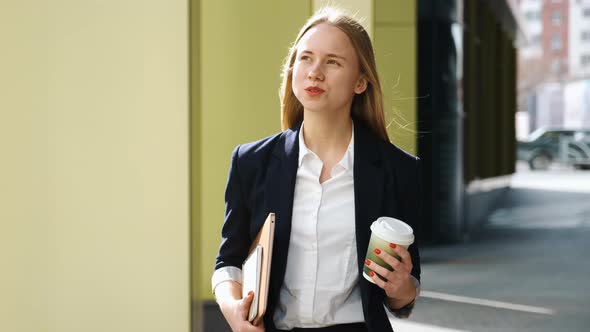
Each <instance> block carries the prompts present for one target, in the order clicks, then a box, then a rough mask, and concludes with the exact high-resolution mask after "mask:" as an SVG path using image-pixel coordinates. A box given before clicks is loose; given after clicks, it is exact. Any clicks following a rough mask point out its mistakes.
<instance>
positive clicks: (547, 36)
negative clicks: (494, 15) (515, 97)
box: [517, 0, 590, 136]
mask: <svg viewBox="0 0 590 332" xmlns="http://www.w3.org/2000/svg"><path fill="white" fill-rule="evenodd" d="M519 7H520V10H521V12H522V13H523V16H524V18H525V20H524V22H525V26H526V31H527V32H528V41H527V43H526V45H524V46H523V47H522V48H521V49H520V52H519V70H518V74H519V82H518V91H519V111H521V112H524V113H526V116H524V115H523V116H519V117H518V119H520V120H517V121H528V124H527V125H526V126H525V125H522V124H519V125H517V127H518V128H527V130H528V131H529V132H532V131H534V130H535V129H537V128H540V127H568V128H580V127H584V126H588V125H589V124H588V123H587V122H585V121H586V120H585V119H587V118H588V117H589V115H588V114H589V113H590V109H589V107H588V104H587V103H585V102H584V100H585V99H584V96H585V95H587V94H588V93H590V92H589V91H586V90H585V89H587V87H588V84H587V83H585V80H588V79H590V1H589V0H520V1H519ZM526 134H528V132H527V133H519V136H526Z"/></svg>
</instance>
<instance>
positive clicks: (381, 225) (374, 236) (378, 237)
mask: <svg viewBox="0 0 590 332" xmlns="http://www.w3.org/2000/svg"><path fill="white" fill-rule="evenodd" d="M390 243H395V244H396V245H398V246H402V247H404V248H406V249H408V247H409V246H410V245H411V244H412V243H414V230H412V227H410V225H408V224H406V223H405V222H403V221H401V220H398V219H395V218H391V217H380V218H378V219H377V220H375V221H374V222H373V224H371V239H370V240H369V248H368V249H367V257H366V258H367V259H370V260H371V261H373V262H375V263H376V264H377V265H380V266H382V267H384V268H386V269H388V270H389V271H393V268H392V267H391V266H390V265H389V264H387V263H386V262H385V261H384V260H382V259H381V258H379V256H377V254H376V253H375V249H381V251H385V252H387V253H388V254H390V255H392V256H394V257H396V258H397V259H400V257H399V256H398V255H397V254H396V253H395V252H394V251H393V249H392V248H391V247H390V246H389V244H390ZM369 271H371V269H369V267H368V266H366V265H364V268H363V276H364V277H365V279H367V280H368V281H370V282H372V283H375V282H374V281H373V278H371V277H370V276H369Z"/></svg>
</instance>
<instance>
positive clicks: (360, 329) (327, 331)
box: [279, 323, 368, 332]
mask: <svg viewBox="0 0 590 332" xmlns="http://www.w3.org/2000/svg"><path fill="white" fill-rule="evenodd" d="M279 331H280V332H367V331H368V330H367V326H366V325H365V323H353V324H341V325H332V326H328V327H318V328H294V329H292V330H289V331H283V330H279Z"/></svg>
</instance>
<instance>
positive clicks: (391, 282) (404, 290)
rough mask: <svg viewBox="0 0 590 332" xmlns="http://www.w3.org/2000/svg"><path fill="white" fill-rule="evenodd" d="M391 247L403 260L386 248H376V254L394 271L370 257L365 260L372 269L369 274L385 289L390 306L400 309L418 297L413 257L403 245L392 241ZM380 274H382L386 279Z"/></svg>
mask: <svg viewBox="0 0 590 332" xmlns="http://www.w3.org/2000/svg"><path fill="white" fill-rule="evenodd" d="M390 247H391V248H392V249H393V251H394V252H395V253H396V254H397V255H398V256H399V257H400V258H401V261H400V260H398V259H397V258H396V257H394V256H392V255H390V254H388V253H387V252H385V250H380V249H375V254H377V256H379V258H381V259H382V260H384V261H385V262H386V263H387V264H389V265H390V266H391V267H393V269H394V271H389V270H388V269H386V268H384V267H382V266H379V265H378V264H377V263H375V262H373V261H371V260H369V259H367V260H365V264H366V265H367V266H368V267H369V269H371V272H370V273H369V274H370V275H371V278H373V281H374V282H375V284H377V286H379V287H381V288H382V289H383V290H385V294H386V295H387V297H388V300H389V301H388V302H389V305H390V308H391V309H399V308H401V307H403V306H405V305H406V304H409V303H410V302H412V301H413V300H414V299H415V298H416V286H415V284H414V280H413V278H412V275H411V273H412V267H413V266H412V257H411V256H410V253H409V252H408V251H407V250H406V249H405V248H404V247H402V246H398V245H395V244H393V243H392V244H390ZM373 271H374V272H373ZM378 275H380V276H382V277H383V278H384V279H385V281H384V280H383V279H381V278H379V276H378Z"/></svg>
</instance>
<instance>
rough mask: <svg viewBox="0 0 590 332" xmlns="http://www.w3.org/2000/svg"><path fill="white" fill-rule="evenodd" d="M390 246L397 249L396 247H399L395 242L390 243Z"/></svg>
mask: <svg viewBox="0 0 590 332" xmlns="http://www.w3.org/2000/svg"><path fill="white" fill-rule="evenodd" d="M389 247H390V248H391V249H395V247H397V246H396V245H395V243H390V244H389Z"/></svg>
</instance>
